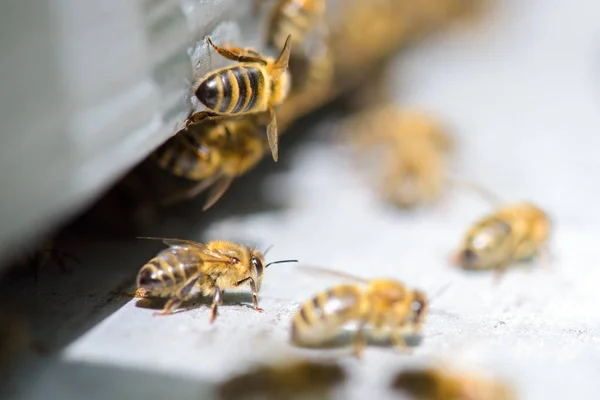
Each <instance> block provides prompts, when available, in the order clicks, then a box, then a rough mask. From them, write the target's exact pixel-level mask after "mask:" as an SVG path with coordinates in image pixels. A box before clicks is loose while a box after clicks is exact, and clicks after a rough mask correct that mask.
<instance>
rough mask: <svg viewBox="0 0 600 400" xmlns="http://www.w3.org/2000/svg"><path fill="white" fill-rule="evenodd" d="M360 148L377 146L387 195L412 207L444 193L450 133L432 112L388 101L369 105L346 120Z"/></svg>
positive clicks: (382, 187) (357, 146)
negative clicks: (407, 108) (371, 106)
mask: <svg viewBox="0 0 600 400" xmlns="http://www.w3.org/2000/svg"><path fill="white" fill-rule="evenodd" d="M344 130H345V131H347V132H349V133H350V134H351V139H352V141H353V143H354V145H355V146H356V148H357V149H358V151H359V152H360V154H361V155H362V154H364V153H365V150H367V149H374V148H378V149H380V150H382V151H383V155H382V157H383V159H382V161H381V169H382V170H383V172H382V174H381V175H382V177H381V183H380V186H381V189H380V190H381V194H382V197H383V198H384V199H385V200H386V201H388V202H390V203H392V204H394V205H395V206H397V207H399V208H412V207H415V206H417V205H420V204H423V203H427V202H431V201H433V200H435V199H437V198H438V197H439V196H440V192H441V190H442V187H443V185H444V183H445V176H444V158H445V156H446V155H447V153H448V152H449V151H450V149H451V147H452V140H451V137H450V136H449V135H448V134H447V133H446V132H444V131H443V130H442V128H441V127H440V126H439V124H438V123H437V122H436V121H434V120H433V119H432V118H431V117H429V116H427V115H425V114H423V113H420V112H417V111H413V110H402V109H398V108H397V107H396V106H393V105H387V106H383V107H377V108H375V109H372V110H367V111H365V112H362V113H360V114H358V115H357V116H356V117H353V118H351V119H350V120H349V121H348V122H347V123H345V124H344Z"/></svg>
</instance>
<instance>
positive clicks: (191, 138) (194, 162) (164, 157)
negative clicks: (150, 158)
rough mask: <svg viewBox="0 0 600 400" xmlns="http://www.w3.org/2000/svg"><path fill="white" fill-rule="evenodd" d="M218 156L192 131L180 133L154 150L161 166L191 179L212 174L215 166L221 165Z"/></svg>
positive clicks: (174, 173) (198, 178)
mask: <svg viewBox="0 0 600 400" xmlns="http://www.w3.org/2000/svg"><path fill="white" fill-rule="evenodd" d="M184 136H185V137H184ZM184 141H187V143H185V142H184ZM190 145H192V146H193V147H194V148H191V147H190ZM218 156H219V155H218V154H217V153H216V152H215V151H214V150H213V149H211V148H210V147H209V146H206V145H204V144H202V143H201V142H199V141H198V136H197V135H194V134H193V133H190V132H180V133H178V134H177V135H176V136H175V137H173V138H171V139H169V140H168V141H167V142H166V143H165V144H163V145H162V146H161V147H159V148H158V149H156V151H155V152H154V157H155V159H156V162H157V164H158V165H159V166H160V167H161V168H163V169H165V170H167V171H169V172H170V173H172V174H173V175H176V176H180V177H183V178H187V179H191V180H200V179H204V178H208V177H210V176H212V175H213V174H214V173H215V170H216V167H215V166H218V165H219V161H218V160H215V158H216V157H218Z"/></svg>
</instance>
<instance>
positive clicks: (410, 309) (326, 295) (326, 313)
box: [291, 267, 428, 357]
mask: <svg viewBox="0 0 600 400" xmlns="http://www.w3.org/2000/svg"><path fill="white" fill-rule="evenodd" d="M308 268H311V269H313V270H314V269H315V268H314V267H308ZM317 270H318V268H317ZM325 271H327V270H325ZM332 272H333V271H332ZM333 273H335V274H337V275H341V276H346V277H348V278H351V279H353V280H356V281H359V282H362V283H363V284H366V285H367V287H366V288H361V287H360V286H358V285H350V284H348V285H338V286H334V287H332V288H330V289H328V290H326V291H323V292H320V293H318V294H316V295H315V296H314V297H313V298H312V299H310V300H308V301H306V302H304V303H303V304H302V305H301V306H300V308H299V309H298V311H297V312H296V313H295V314H294V315H293V317H292V329H291V341H292V342H293V343H294V344H296V345H298V346H302V347H319V346H322V345H324V344H326V343H328V342H330V341H331V340H333V339H334V338H335V337H336V336H337V335H338V334H340V333H341V332H342V330H343V328H344V326H345V325H346V324H348V323H352V322H355V323H358V329H357V331H356V333H355V335H354V354H355V356H356V357H360V355H361V353H362V350H363V347H364V345H365V343H366V339H365V337H364V335H363V330H364V329H365V328H366V326H367V325H369V326H370V327H372V329H373V337H374V338H376V339H383V338H390V339H391V340H392V343H393V344H394V345H395V346H396V347H397V348H398V349H400V350H402V351H406V350H407V344H406V342H405V340H404V335H406V334H418V333H420V332H421V327H422V325H423V323H424V321H425V316H426V315H427V309H428V300H427V296H426V294H425V293H424V292H422V291H420V290H413V289H409V288H407V287H406V286H405V285H404V284H402V283H401V282H399V281H396V280H393V279H374V280H370V281H367V280H364V279H361V278H358V277H354V276H351V275H346V274H342V273H338V272H333Z"/></svg>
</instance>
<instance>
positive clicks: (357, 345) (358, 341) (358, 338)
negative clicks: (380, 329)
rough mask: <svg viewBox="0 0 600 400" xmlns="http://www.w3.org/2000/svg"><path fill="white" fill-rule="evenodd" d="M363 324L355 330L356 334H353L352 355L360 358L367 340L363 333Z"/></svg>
mask: <svg viewBox="0 0 600 400" xmlns="http://www.w3.org/2000/svg"><path fill="white" fill-rule="evenodd" d="M364 327H365V324H361V325H360V326H359V327H358V329H357V330H356V335H354V352H353V353H354V357H356V358H358V359H360V358H361V356H362V352H363V350H364V348H365V345H366V343H367V340H366V338H365V335H364V334H363V330H364Z"/></svg>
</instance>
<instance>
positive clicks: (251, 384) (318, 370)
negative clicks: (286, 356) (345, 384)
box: [218, 361, 346, 400]
mask: <svg viewBox="0 0 600 400" xmlns="http://www.w3.org/2000/svg"><path fill="white" fill-rule="evenodd" d="M345 379H346V373H345V371H344V370H343V369H342V368H341V367H340V366H339V365H338V364H336V363H326V362H319V363H316V362H311V361H293V362H288V363H286V364H284V365H273V366H270V365H265V366H260V367H257V368H255V369H254V370H252V371H250V372H247V373H245V374H242V375H239V376H236V377H233V378H231V379H230V380H228V381H226V382H224V383H223V384H221V385H220V388H219V396H218V398H219V399H222V400H232V399H236V400H237V399H258V398H260V399H298V400H300V399H307V398H308V399H312V398H319V399H322V398H329V397H327V396H328V395H329V393H330V392H331V391H332V390H333V389H334V387H335V386H337V385H338V384H339V383H340V382H342V381H343V380H345Z"/></svg>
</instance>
